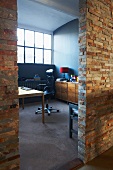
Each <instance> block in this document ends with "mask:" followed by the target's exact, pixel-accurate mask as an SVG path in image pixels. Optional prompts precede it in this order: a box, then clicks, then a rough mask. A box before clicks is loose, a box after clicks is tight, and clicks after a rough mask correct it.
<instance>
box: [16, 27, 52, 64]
mask: <svg viewBox="0 0 113 170" xmlns="http://www.w3.org/2000/svg"><path fill="white" fill-rule="evenodd" d="M17 37H18V41H17V48H18V50H17V63H40V64H51V56H52V48H51V38H52V36H51V34H45V33H41V32H36V31H31V30H27V29H22V28H17Z"/></svg>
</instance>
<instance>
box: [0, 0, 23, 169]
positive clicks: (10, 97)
mask: <svg viewBox="0 0 113 170" xmlns="http://www.w3.org/2000/svg"><path fill="white" fill-rule="evenodd" d="M16 30H17V2H16V0H12V1H8V0H6V1H4V0H0V169H2V170H10V169H11V170H14V169H16V170H17V169H20V161H19V149H18V147H19V139H18V130H19V126H18V125H19V114H18V113H19V107H18V99H17V95H18V84H17V82H18V81H17V80H18V67H17V36H16Z"/></svg>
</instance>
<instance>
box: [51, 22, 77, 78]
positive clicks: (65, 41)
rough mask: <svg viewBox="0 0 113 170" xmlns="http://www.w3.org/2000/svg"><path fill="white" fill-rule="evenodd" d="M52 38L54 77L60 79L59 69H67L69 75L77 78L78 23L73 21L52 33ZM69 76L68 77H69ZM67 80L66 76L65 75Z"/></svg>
mask: <svg viewBox="0 0 113 170" xmlns="http://www.w3.org/2000/svg"><path fill="white" fill-rule="evenodd" d="M53 36H54V64H55V69H56V70H55V73H56V75H55V77H62V74H61V73H60V72H59V69H60V67H62V66H64V67H69V68H70V74H74V75H77V76H78V64H79V61H78V57H79V45H78V36H79V21H78V19H76V20H73V21H71V22H69V23H67V24H65V25H63V26H62V27H60V28H58V29H57V30H55V31H54V33H53ZM70 74H69V76H70ZM66 77H67V78H68V74H66Z"/></svg>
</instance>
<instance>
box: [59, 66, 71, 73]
mask: <svg viewBox="0 0 113 170" xmlns="http://www.w3.org/2000/svg"><path fill="white" fill-rule="evenodd" d="M68 72H69V68H68V67H60V73H68Z"/></svg>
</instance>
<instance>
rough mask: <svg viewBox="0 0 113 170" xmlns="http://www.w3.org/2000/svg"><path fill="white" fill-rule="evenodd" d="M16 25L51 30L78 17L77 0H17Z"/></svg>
mask: <svg viewBox="0 0 113 170" xmlns="http://www.w3.org/2000/svg"><path fill="white" fill-rule="evenodd" d="M17 3H18V4H17V6H18V27H24V28H25V26H26V27H27V26H28V27H31V28H37V29H41V30H46V31H48V32H53V31H54V30H56V29H57V28H59V27H60V26H62V25H64V24H66V23H68V22H69V21H72V20H74V19H77V18H79V0H17Z"/></svg>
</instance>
